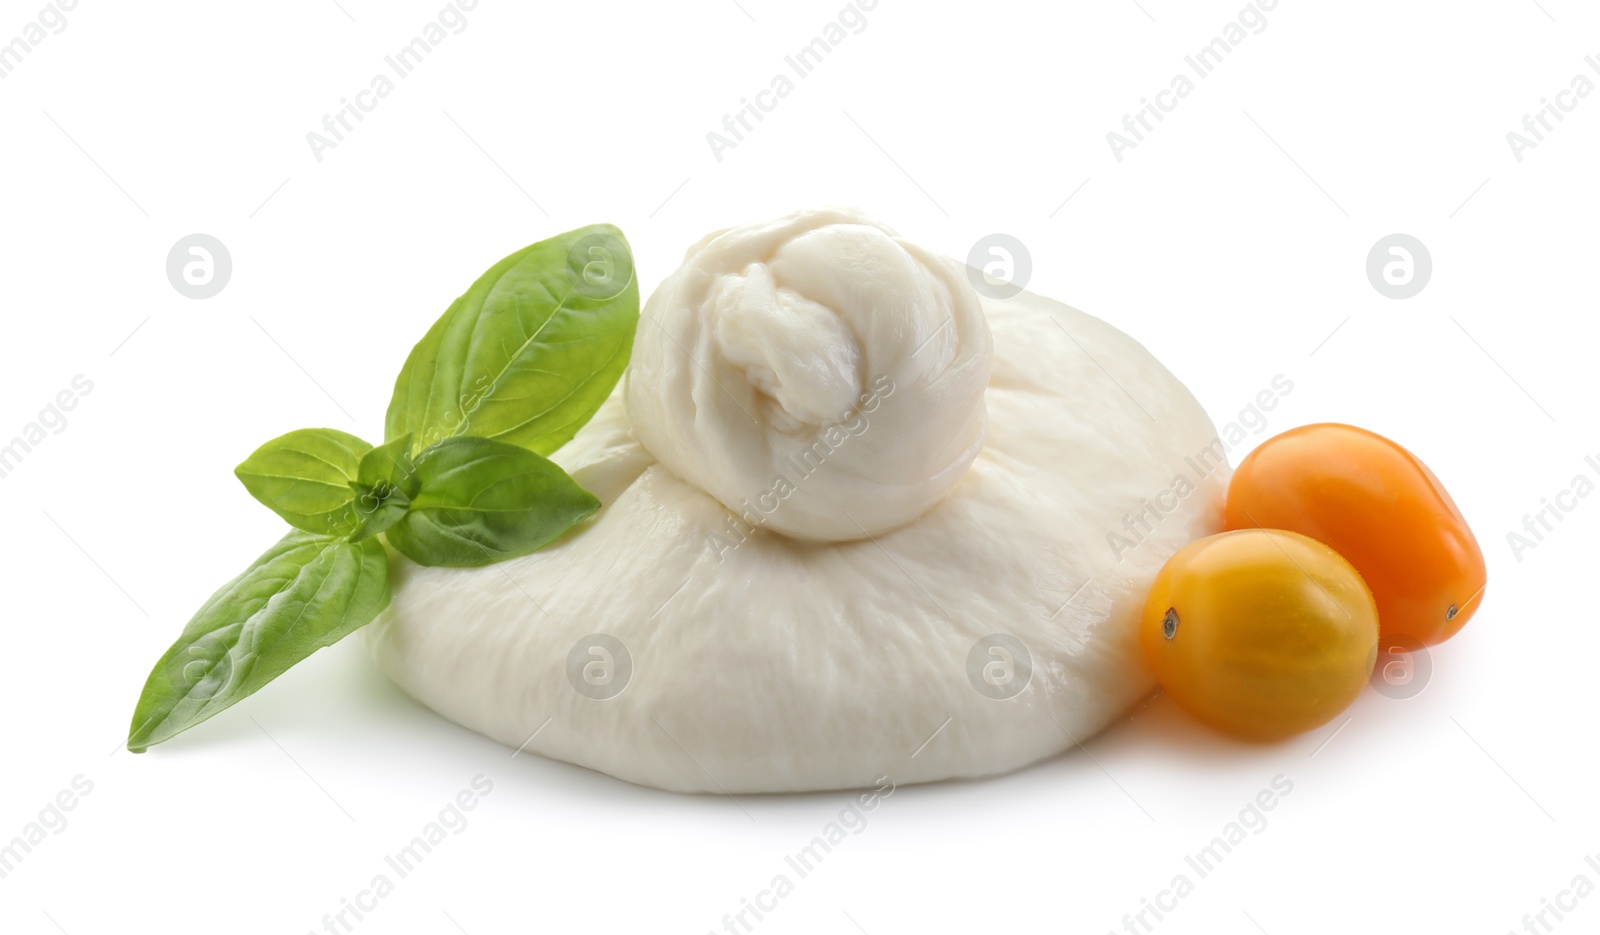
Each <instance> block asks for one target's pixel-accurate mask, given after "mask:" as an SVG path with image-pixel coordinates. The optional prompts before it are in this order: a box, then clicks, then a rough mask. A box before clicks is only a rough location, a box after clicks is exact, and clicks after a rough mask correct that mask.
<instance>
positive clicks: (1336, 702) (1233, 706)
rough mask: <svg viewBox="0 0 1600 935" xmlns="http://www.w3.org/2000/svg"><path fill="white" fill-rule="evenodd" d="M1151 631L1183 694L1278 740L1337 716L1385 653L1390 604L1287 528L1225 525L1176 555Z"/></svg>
mask: <svg viewBox="0 0 1600 935" xmlns="http://www.w3.org/2000/svg"><path fill="white" fill-rule="evenodd" d="M1139 642H1140V644H1141V645H1142V647H1143V649H1144V655H1145V658H1146V659H1147V660H1148V661H1149V663H1150V667H1151V669H1153V670H1154V672H1155V675H1156V678H1157V680H1158V681H1160V682H1161V685H1162V687H1163V688H1165V689H1166V692H1167V694H1168V695H1171V696H1172V700H1173V701H1176V702H1177V703H1178V705H1179V706H1180V707H1182V708H1184V709H1185V710H1186V711H1188V712H1189V713H1190V714H1192V715H1194V716H1195V717H1196V718H1198V719H1199V720H1200V721H1203V722H1204V723H1206V724H1209V725H1211V726H1212V727H1214V728H1216V729H1218V730H1221V731H1223V732H1224V733H1228V734H1232V735H1234V736H1236V737H1243V738H1246V739H1250V740H1278V739H1281V738H1284V737H1289V736H1292V735H1294V734H1299V733H1302V732H1304V731H1308V730H1311V729H1312V728H1314V727H1318V726H1320V725H1322V724H1326V723H1327V722H1328V721H1330V720H1332V719H1333V717H1334V716H1335V715H1337V714H1338V713H1339V712H1341V711H1343V710H1344V709H1345V708H1346V707H1348V706H1349V705H1350V702H1352V701H1354V700H1355V698H1356V696H1357V695H1359V694H1360V693H1361V689H1362V687H1363V686H1365V685H1366V684H1367V679H1368V678H1369V677H1370V676H1371V674H1372V666H1373V663H1374V662H1375V661H1376V660H1377V654H1378V609H1377V605H1376V604H1375V603H1374V602H1373V599H1372V592H1371V591H1369V590H1367V586H1366V584H1365V583H1364V582H1363V581H1362V580H1361V575H1360V574H1358V573H1357V572H1356V570H1355V568H1353V567H1351V565H1350V563H1349V562H1347V561H1345V560H1344V559H1343V558H1342V557H1340V555H1339V553H1337V552H1335V551H1334V550H1333V549H1331V548H1329V547H1328V546H1326V545H1323V544H1322V543H1320V542H1318V541H1316V540H1315V539H1311V538H1309V537H1306V536H1302V535H1300V534H1299V533H1294V532H1286V531H1284V530H1281V529H1245V530H1238V531H1236V532H1224V533H1219V534H1218V535H1215V536H1208V537H1206V538H1204V539H1201V540H1199V541H1197V542H1192V543H1190V544H1189V545H1187V546H1185V547H1184V548H1183V549H1180V550H1179V551H1178V553H1177V554H1176V555H1173V556H1172V558H1171V559H1169V560H1168V561H1167V563H1166V565H1165V566H1163V567H1162V569H1161V572H1160V573H1159V574H1158V575H1157V576H1156V581H1155V584H1154V586H1153V587H1151V589H1150V597H1149V599H1148V600H1147V601H1146V602H1145V607H1144V615H1143V617H1142V619H1141V620H1140V623H1139Z"/></svg>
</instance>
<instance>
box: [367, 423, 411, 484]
mask: <svg viewBox="0 0 1600 935" xmlns="http://www.w3.org/2000/svg"><path fill="white" fill-rule="evenodd" d="M411 439H412V435H411V433H410V432H407V433H406V434H404V435H402V436H400V437H399V438H396V439H394V440H393V441H389V442H385V443H383V444H381V445H379V446H378V447H376V448H374V449H372V450H371V451H369V452H367V453H366V454H365V455H363V456H362V458H361V466H360V467H359V468H358V469H357V471H356V482H357V484H358V485H359V486H360V487H364V488H367V489H372V488H376V487H379V486H381V485H382V484H385V483H388V484H391V485H393V486H394V487H395V488H396V489H398V490H399V491H400V492H402V493H404V494H405V495H406V496H407V497H413V496H416V493H417V470H416V467H415V465H413V464H412V461H411Z"/></svg>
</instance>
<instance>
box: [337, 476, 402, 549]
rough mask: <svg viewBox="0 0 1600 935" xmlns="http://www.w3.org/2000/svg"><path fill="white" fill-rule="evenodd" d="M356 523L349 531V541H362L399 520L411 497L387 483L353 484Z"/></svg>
mask: <svg viewBox="0 0 1600 935" xmlns="http://www.w3.org/2000/svg"><path fill="white" fill-rule="evenodd" d="M355 489H356V502H355V507H354V509H355V513H356V525H355V528H354V529H353V530H351V531H350V541H351V542H362V541H364V540H367V539H370V538H372V537H373V536H376V535H377V534H378V533H380V532H383V531H384V530H385V529H388V528H389V527H390V526H393V525H394V524H395V523H398V522H399V521H400V518H401V517H402V516H405V515H406V510H407V509H409V508H410V506H411V498H410V497H407V496H406V495H405V494H404V493H402V492H401V491H399V490H396V489H395V488H393V487H391V486H388V483H387V482H386V481H385V482H380V484H379V486H377V487H366V486H363V485H360V484H357V485H355Z"/></svg>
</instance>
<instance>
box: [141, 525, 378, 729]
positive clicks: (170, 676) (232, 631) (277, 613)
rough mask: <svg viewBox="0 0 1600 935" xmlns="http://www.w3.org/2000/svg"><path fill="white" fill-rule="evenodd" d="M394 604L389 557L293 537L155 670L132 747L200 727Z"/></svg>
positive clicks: (236, 584) (212, 606) (226, 592)
mask: <svg viewBox="0 0 1600 935" xmlns="http://www.w3.org/2000/svg"><path fill="white" fill-rule="evenodd" d="M388 604H389V559H388V555H387V554H386V553H385V552H384V550H383V546H382V545H380V544H379V543H378V542H377V540H375V539H374V540H369V541H367V542H364V543H362V544H360V545H356V544H352V543H349V542H344V541H342V540H339V539H335V538H331V537H328V536H319V535H314V534H311V533H307V532H303V531H300V530H294V531H291V532H290V533H289V534H288V535H286V536H284V537H283V538H282V539H281V540H279V541H278V544H277V545H275V546H273V547H272V548H270V549H268V550H267V551H266V552H265V553H264V554H262V556H261V557H260V558H258V559H256V560H255V563H254V564H252V565H251V566H250V567H249V568H248V569H246V570H245V572H244V573H243V574H241V575H240V576H239V577H237V578H235V579H233V580H232V581H230V582H228V583H227V584H226V585H223V587H222V589H221V590H219V591H217V593H215V594H213V595H212V596H211V599H210V600H208V601H206V603H205V605H204V606H203V607H201V608H200V610H199V611H198V612H197V613H196V614H195V615H194V618H193V619H192V620H190V621H189V625H188V626H186V627H184V629H183V635H182V636H180V637H178V641H177V642H175V643H173V644H172V647H171V648H170V649H168V650H167V651H166V654H165V655H163V656H162V657H161V659H160V660H159V661H158V662H157V663H156V665H155V668H154V669H152V670H151V671H150V678H149V679H148V680H146V682H145V684H144V692H143V693H142V694H141V695H140V696H139V704H138V707H137V708H135V709H134V712H133V724H132V727H131V729H130V730H129V732H128V749H129V750H132V751H134V752H135V753H139V752H142V751H144V750H145V749H146V748H147V747H149V746H151V745H152V744H158V743H161V742H162V741H164V740H168V739H170V738H171V737H173V736H174V735H176V734H179V733H181V732H183V731H185V730H188V729H189V728H191V727H193V726H194V725H196V724H198V723H200V722H201V721H204V720H205V719H207V718H209V717H211V716H212V715H214V714H216V713H217V712H219V711H222V710H223V709H225V708H227V707H228V706H230V705H232V704H233V703H234V702H236V701H239V700H240V699H242V698H245V697H248V696H249V695H251V694H252V693H254V692H255V691H256V690H257V689H259V688H261V686H263V685H265V684H267V683H268V682H270V681H272V680H273V679H275V678H277V677H278V676H279V675H282V674H283V673H284V672H285V671H286V670H288V668H289V667H290V666H292V665H294V664H295V663H297V662H299V661H300V660H302V659H304V658H306V657H307V656H309V655H311V654H312V653H314V652H316V651H317V650H319V649H321V648H322V647H324V646H330V645H332V644H333V643H336V642H338V641H339V640H341V639H343V638H344V637H345V636H347V635H349V634H350V633H352V632H354V631H355V630H356V629H358V628H359V627H361V626H364V625H365V624H367V623H369V622H370V621H371V620H372V619H373V618H374V617H376V616H377V615H378V613H379V612H380V611H382V610H383V609H384V608H385V607H386V606H388Z"/></svg>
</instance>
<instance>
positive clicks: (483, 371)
mask: <svg viewBox="0 0 1600 935" xmlns="http://www.w3.org/2000/svg"><path fill="white" fill-rule="evenodd" d="M638 322H639V283H638V280H637V278H636V277H635V276H634V269H633V255H632V253H631V252H630V251H629V249H628V242H627V240H626V239H624V238H623V236H622V232H621V231H620V230H618V229H617V228H615V227H612V226H611V225H609V224H596V225H592V226H589V227H583V228H579V229H578V230H575V231H571V232H568V233H565V234H562V235H560V236H558V237H553V238H551V239H549V240H544V241H540V242H539V243H536V244H534V245H532V246H530V247H527V248H524V249H522V250H520V251H518V252H516V253H513V254H512V255H511V256H508V257H506V258H505V259H503V260H501V261H500V262H499V263H496V264H495V265H494V266H493V267H491V268H490V269H489V271H488V272H486V273H484V274H483V275H482V276H480V277H479V278H478V281H477V282H475V283H473V284H472V287H471V288H470V289H468V290H467V291H466V293H465V294H464V295H462V296H461V297H460V298H459V299H456V301H455V302H454V303H453V304H452V305H451V306H450V308H449V309H448V310H447V311H446V312H445V313H444V315H443V316H442V317H440V318H439V320H438V321H437V322H435V323H434V325H433V327H432V328H430V329H429V330H428V333H427V335H425V336H424V337H423V339H422V340H421V341H420V342H418V343H417V345H416V347H415V348H413V349H412V351H411V355H410V356H409V357H407V358H406V363H405V366H404V367H403V368H402V369H401V371H400V376H399V378H398V379H396V380H395V385H394V395H393V397H392V398H391V399H390V402H389V411H388V415H387V419H386V422H385V430H386V432H385V437H386V438H388V439H391V440H392V439H397V438H399V437H401V436H403V435H405V434H406V433H408V432H409V433H412V434H413V435H414V436H415V439H416V445H417V446H418V447H419V448H426V447H428V446H429V445H432V444H434V443H435V442H438V441H440V440H441V439H445V438H450V437H453V436H461V435H475V436H478V437H482V438H492V439H497V440H499V441H504V442H508V443H511V444H515V445H521V446H522V447H524V448H527V449H529V450H531V451H535V452H538V453H539V454H549V453H551V452H553V451H555V450H556V449H557V448H560V447H561V446H562V445H563V444H565V443H566V442H567V440H568V439H570V438H572V436H573V435H574V434H575V433H576V432H577V431H578V429H580V428H582V427H583V425H584V423H586V422H588V421H589V418H590V417H591V416H593V415H594V413H595V410H596V409H599V408H600V404H601V403H603V402H605V400H606V397H607V396H609V395H610V393H611V389H612V387H614V386H615V385H616V383H617V379H618V378H619V377H621V375H622V370H623V368H624V367H625V366H627V363H628V355H629V354H630V353H632V350H633V335H634V330H635V329H636V328H637V327H638Z"/></svg>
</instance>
